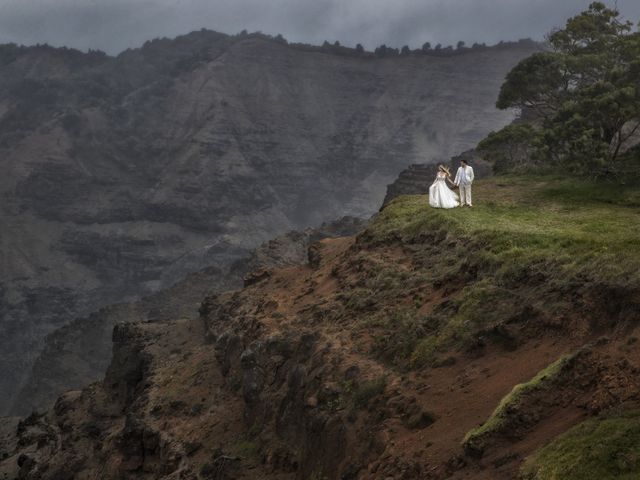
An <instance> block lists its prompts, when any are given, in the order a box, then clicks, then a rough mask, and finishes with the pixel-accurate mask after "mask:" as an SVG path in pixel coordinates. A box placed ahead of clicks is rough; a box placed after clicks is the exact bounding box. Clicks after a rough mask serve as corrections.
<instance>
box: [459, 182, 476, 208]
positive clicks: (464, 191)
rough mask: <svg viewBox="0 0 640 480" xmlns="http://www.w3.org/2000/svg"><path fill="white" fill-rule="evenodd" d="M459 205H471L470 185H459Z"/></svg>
mask: <svg viewBox="0 0 640 480" xmlns="http://www.w3.org/2000/svg"><path fill="white" fill-rule="evenodd" d="M460 205H473V203H471V185H470V184H469V185H462V184H461V185H460Z"/></svg>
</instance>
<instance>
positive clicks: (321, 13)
mask: <svg viewBox="0 0 640 480" xmlns="http://www.w3.org/2000/svg"><path fill="white" fill-rule="evenodd" d="M590 2H591V0H0V43H6V42H16V43H19V44H25V45H31V44H35V43H49V44H51V45H55V46H62V45H66V46H70V47H75V48H79V49H81V50H86V49H88V48H94V49H102V50H105V51H107V52H108V53H111V54H116V53H118V52H120V51H122V50H124V49H125V48H127V47H137V46H140V45H141V44H142V43H144V41H145V40H149V39H152V38H156V37H164V36H166V37H174V36H176V35H181V34H184V33H188V32H190V31H192V30H197V29H200V28H203V27H204V28H208V29H212V30H217V31H221V32H225V33H237V32H239V31H241V30H242V29H247V30H249V31H250V32H252V31H256V30H260V31H262V32H264V33H270V34H277V33H281V34H283V35H284V36H285V38H287V39H288V40H290V41H302V42H306V43H314V44H318V43H322V42H323V41H324V40H329V41H331V42H333V41H335V40H339V41H340V42H341V43H342V44H344V45H350V46H354V45H355V44H356V43H362V44H363V45H364V46H365V47H366V48H367V49H368V50H372V49H373V48H375V47H376V46H377V45H380V44H382V43H386V44H387V45H391V46H397V47H400V46H402V45H405V44H408V45H410V46H411V47H412V48H416V47H419V46H420V45H422V44H423V43H424V42H426V41H429V42H431V43H433V44H435V43H442V44H443V45H446V44H455V43H456V42H457V41H458V40H464V41H466V42H467V43H468V44H471V43H473V42H486V43H496V42H498V41H499V40H517V39H519V38H524V37H531V38H534V39H542V38H543V36H544V35H545V34H546V33H547V32H548V31H549V30H551V29H552V28H554V27H557V26H561V25H562V24H564V21H565V20H566V19H567V18H568V17H570V16H572V15H574V14H576V13H577V12H579V11H581V10H583V9H584V8H586V7H587V5H589V3H590ZM608 3H609V4H612V3H613V0H610V1H609V2H608ZM617 3H618V9H619V10H620V11H621V12H622V13H623V15H625V16H626V17H627V18H629V19H630V20H633V21H634V23H636V24H637V23H638V20H640V0H618V2H617Z"/></svg>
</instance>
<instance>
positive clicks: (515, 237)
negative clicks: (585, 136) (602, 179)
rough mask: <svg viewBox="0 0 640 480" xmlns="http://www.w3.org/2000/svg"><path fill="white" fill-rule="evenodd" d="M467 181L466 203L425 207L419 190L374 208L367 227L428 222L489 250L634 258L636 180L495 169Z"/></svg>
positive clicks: (425, 226)
mask: <svg viewBox="0 0 640 480" xmlns="http://www.w3.org/2000/svg"><path fill="white" fill-rule="evenodd" d="M474 187H475V188H474V198H475V200H474V203H475V207H474V208H473V209H467V208H458V209H453V210H440V209H431V208H429V206H428V203H427V197H426V196H424V195H412V196H405V197H399V198H397V199H395V200H394V201H393V202H391V203H390V204H389V205H388V206H387V207H386V208H385V209H384V210H383V211H382V212H381V213H380V215H379V216H378V218H377V219H376V221H375V222H374V224H373V226H372V227H371V229H370V233H371V234H372V237H373V238H376V239H378V240H383V239H385V238H389V237H394V236H400V237H402V238H403V239H405V240H413V239H415V238H416V237H417V236H419V234H420V233H422V232H424V231H427V230H434V229H435V230H441V231H442V230H444V232H445V233H446V234H448V235H451V234H455V235H461V236H464V237H479V238H481V239H486V240H489V241H491V243H492V246H491V248H490V250H491V251H494V252H496V253H506V252H509V251H510V250H512V249H521V251H520V252H519V253H523V252H522V249H527V250H530V251H529V252H527V253H528V254H531V253H534V252H537V253H543V252H561V253H565V254H576V253H578V254H593V253H594V252H600V253H603V254H607V255H611V254H612V252H613V253H615V254H620V255H625V254H626V255H628V256H629V257H633V256H635V258H636V260H638V256H639V254H640V243H639V242H638V241H637V239H638V236H639V235H640V192H639V191H638V189H636V188H629V187H627V188H623V187H613V186H610V185H605V186H603V185H601V184H597V183H590V182H586V181H577V180H569V179H564V178H562V177H535V176H533V177H495V178H492V179H489V180H484V181H481V182H477V184H476V185H474ZM625 250H629V251H628V252H625Z"/></svg>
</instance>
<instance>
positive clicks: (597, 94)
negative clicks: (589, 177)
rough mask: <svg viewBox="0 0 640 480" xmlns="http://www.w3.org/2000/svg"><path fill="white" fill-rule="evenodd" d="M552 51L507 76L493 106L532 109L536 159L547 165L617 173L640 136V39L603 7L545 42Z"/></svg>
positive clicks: (528, 60)
mask: <svg viewBox="0 0 640 480" xmlns="http://www.w3.org/2000/svg"><path fill="white" fill-rule="evenodd" d="M548 42H549V46H550V49H549V50H548V51H543V52H539V53H536V54H534V55H532V56H530V57H528V58H526V59H525V60H523V61H521V62H520V63H519V64H518V65H517V66H516V67H514V68H513V69H512V70H511V72H509V74H508V75H507V77H506V80H505V82H504V84H503V85H502V88H501V90H500V95H499V97H498V101H497V104H496V105H497V107H498V108H501V109H508V108H519V109H526V110H529V111H532V112H533V113H534V114H535V116H536V117H537V118H538V119H539V121H538V122H536V125H537V127H538V128H537V129H532V130H531V135H532V136H535V137H536V138H535V139H530V141H529V143H531V144H536V145H537V153H538V154H540V155H541V156H543V157H545V158H546V159H547V160H548V161H553V162H556V163H561V164H564V165H568V164H572V165H581V166H583V167H584V168H585V169H589V170H593V168H596V169H597V170H599V171H611V170H615V167H616V163H617V161H618V160H619V157H620V154H621V153H622V150H623V146H624V145H625V143H626V142H628V140H629V139H630V138H631V137H632V136H634V135H636V134H638V133H640V33H638V31H637V30H634V29H633V26H632V24H631V23H630V22H627V21H624V20H622V19H621V18H620V15H619V13H618V12H617V11H616V10H613V9H610V8H607V7H606V6H605V5H604V4H603V3H601V2H593V3H592V4H591V5H589V8H588V9H587V10H586V11H584V12H582V13H580V14H579V15H577V16H575V17H573V18H571V19H569V20H568V21H567V23H566V26H565V27H564V28H563V29H559V30H557V31H555V32H552V33H551V34H550V35H549V37H548Z"/></svg>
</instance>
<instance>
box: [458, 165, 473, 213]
mask: <svg viewBox="0 0 640 480" xmlns="http://www.w3.org/2000/svg"><path fill="white" fill-rule="evenodd" d="M473 179H474V175H473V168H471V166H470V165H469V164H468V163H467V161H466V160H460V168H458V172H457V173H456V179H455V182H454V183H455V184H456V186H458V187H460V206H461V207H464V206H465V205H469V206H470V207H473V203H472V202H471V184H472V183H473Z"/></svg>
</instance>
